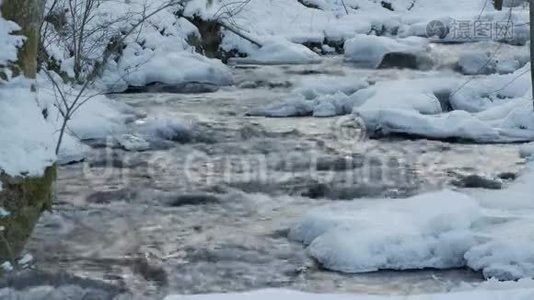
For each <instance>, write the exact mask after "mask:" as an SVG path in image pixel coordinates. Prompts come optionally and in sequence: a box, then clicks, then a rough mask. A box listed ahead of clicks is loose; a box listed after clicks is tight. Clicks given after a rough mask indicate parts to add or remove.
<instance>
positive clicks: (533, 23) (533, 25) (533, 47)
mask: <svg viewBox="0 0 534 300" xmlns="http://www.w3.org/2000/svg"><path fill="white" fill-rule="evenodd" d="M529 10H530V78H531V82H532V107H533V109H534V62H533V61H532V58H533V57H534V44H533V41H534V0H530V8H529Z"/></svg>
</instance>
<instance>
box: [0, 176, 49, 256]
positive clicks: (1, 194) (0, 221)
mask: <svg viewBox="0 0 534 300" xmlns="http://www.w3.org/2000/svg"><path fill="white" fill-rule="evenodd" d="M55 179H56V167H55V166H52V167H49V168H47V169H46V171H45V172H44V175H43V176H42V177H20V176H18V177H10V176H7V175H6V174H0V181H1V182H2V191H0V207H2V208H4V209H5V210H6V211H8V212H9V215H8V216H5V217H0V226H3V227H4V230H3V231H1V232H0V234H1V235H2V238H1V239H0V262H3V261H11V260H12V259H14V258H16V257H17V256H18V255H19V254H20V253H21V251H22V250H23V249H24V245H25V244H26V241H27V240H28V238H29V237H30V236H31V233H32V231H33V228H34V227H35V224H36V223H37V221H38V220H39V217H40V215H41V213H42V212H43V211H44V210H47V209H50V207H51V204H52V195H53V186H54V181H55Z"/></svg>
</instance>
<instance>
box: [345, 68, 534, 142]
mask: <svg viewBox="0 0 534 300" xmlns="http://www.w3.org/2000/svg"><path fill="white" fill-rule="evenodd" d="M529 67H530V66H529V65H526V66H525V67H523V68H521V69H519V70H517V71H516V72H514V73H511V74H507V75H497V74H495V75H490V76H487V77H485V78H481V79H473V80H467V81H465V80H460V79H458V78H430V79H417V80H396V81H384V82H379V83H377V84H376V85H374V86H371V87H369V88H367V89H362V90H360V91H358V92H356V93H355V94H354V95H352V96H351V98H353V100H354V101H353V103H355V105H356V106H355V107H354V109H353V112H354V114H356V115H357V116H359V117H360V118H361V119H362V120H363V121H364V123H365V125H366V129H367V130H368V131H369V134H370V135H371V136H372V135H379V136H380V135H388V134H408V135H414V136H419V137H427V138H432V139H450V138H453V139H465V140H471V141H475V142H482V143H491V142H525V141H532V140H534V112H533V111H532V101H530V100H529V99H530V96H529V95H530V90H531V87H530V77H529V74H528V70H529ZM440 94H441V95H444V96H445V98H446V99H444V98H443V97H441V98H440V97H438V96H439V95H440ZM448 110H452V111H448Z"/></svg>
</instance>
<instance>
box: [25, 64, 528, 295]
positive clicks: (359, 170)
mask: <svg viewBox="0 0 534 300" xmlns="http://www.w3.org/2000/svg"><path fill="white" fill-rule="evenodd" d="M233 72H234V76H235V80H236V85H235V86H234V87H228V88H223V89H221V90H219V91H217V92H214V93H206V94H147V93H144V94H143V93H142V94H121V95H114V96H113V97H114V98H115V99H116V100H117V101H121V102H124V103H127V104H129V105H131V106H132V107H134V109H135V110H136V112H138V113H139V114H144V115H146V117H147V118H165V119H173V120H185V121H188V120H191V121H194V122H195V123H196V124H197V127H196V130H197V131H198V132H199V133H200V134H201V136H202V138H200V139H194V140H192V141H190V142H188V143H172V145H171V146H170V147H161V148H160V149H152V150H149V151H143V152H135V151H130V152H129V151H124V150H121V149H117V148H111V149H109V148H103V147H95V148H93V149H92V152H91V155H90V157H89V159H88V160H87V161H86V162H84V163H81V164H74V165H69V166H62V167H60V169H59V175H58V176H59V178H58V182H57V193H58V198H57V201H56V203H55V206H54V210H53V212H52V213H45V214H44V215H43V217H42V218H41V221H40V223H39V224H38V226H37V228H36V230H35V232H34V234H33V237H32V239H31V241H30V243H29V245H28V247H27V251H28V252H29V253H31V254H32V255H33V256H34V264H33V268H35V269H38V270H44V271H47V272H56V271H67V272H69V273H71V274H74V275H77V276H81V277H84V278H89V279H94V280H103V281H105V282H108V283H110V284H113V285H117V286H120V287H123V288H125V289H127V290H129V291H130V292H132V293H134V294H137V295H143V296H147V297H150V298H152V297H158V296H162V295H165V294H166V293H171V292H172V293H186V294H187V293H207V292H227V291H235V290H250V289H259V288H268V287H286V288H295V289H301V290H306V291H314V292H362V293H370V294H387V293H395V294H407V293H421V292H434V291H446V290H449V289H450V288H453V287H455V286H457V285H459V284H460V283H461V282H478V281H481V280H482V277H481V275H480V274H477V273H474V272H471V271H468V270H463V269H458V270H446V271H440V270H422V271H411V272H393V271H383V272H376V273H368V274H359V275H347V274H340V273H335V272H330V271H327V270H324V269H322V268H321V266H319V265H317V264H316V263H315V262H314V261H313V260H312V259H311V258H310V257H308V256H307V254H306V250H305V248H304V247H303V246H302V245H301V244H299V243H296V242H292V241H290V240H289V239H288V238H287V233H288V229H289V228H290V227H291V224H292V223H293V222H295V220H296V219H297V218H298V217H299V216H302V215H303V214H305V213H306V212H307V211H308V210H310V209H313V208H316V207H319V206H321V205H324V204H327V203H331V202H332V201H347V200H350V201H362V202H368V201H373V200H372V199H373V198H380V197H388V198H391V201H395V200H394V199H395V198H399V197H407V196H410V195H414V194H416V193H421V192H425V191H432V190H436V189H441V188H444V187H449V188H453V187H452V185H451V183H452V182H453V181H455V180H458V178H459V176H461V175H462V174H463V175H470V174H478V175H483V176H486V177H489V178H496V177H497V176H499V175H502V174H504V173H510V172H511V173H515V172H517V171H518V170H519V169H520V168H521V163H522V161H521V160H520V159H519V157H518V155H517V146H516V145H473V144H449V143H445V142H439V141H428V140H406V139H400V138H390V139H384V140H369V139H366V138H365V137H364V136H363V135H361V133H360V134H358V131H349V132H344V131H341V132H340V131H339V124H340V122H343V120H344V119H343V117H335V118H311V117H301V118H283V119H275V118H258V117H247V116H246V112H247V111H249V110H250V109H252V108H255V107H258V106H260V105H265V104H269V103H274V102H277V101H280V100H282V99H284V96H285V95H287V94H288V93H289V92H290V91H291V89H292V87H291V85H292V84H295V83H298V82H299V80H301V79H303V78H309V77H313V76H337V75H343V76H355V77H361V78H368V80H370V81H375V82H376V81H379V80H386V79H400V78H419V77H427V76H438V75H443V74H449V73H452V71H449V70H443V71H426V72H423V71H415V70H366V69H357V68H354V67H353V66H350V65H347V64H345V63H343V60H342V58H341V57H338V56H332V57H326V58H325V59H324V61H323V63H321V64H317V65H287V66H234V67H233ZM252 82H253V84H252ZM240 86H241V87H240ZM138 122H139V121H138ZM134 125H135V123H132V124H131V126H134ZM348 161H350V163H347V162H348ZM360 198H366V199H365V200H359V199H360ZM351 199H354V200H351Z"/></svg>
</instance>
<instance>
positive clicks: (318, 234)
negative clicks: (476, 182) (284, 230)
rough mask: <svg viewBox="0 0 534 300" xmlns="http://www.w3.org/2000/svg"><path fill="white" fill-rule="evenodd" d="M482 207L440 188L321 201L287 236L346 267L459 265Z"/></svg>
mask: <svg viewBox="0 0 534 300" xmlns="http://www.w3.org/2000/svg"><path fill="white" fill-rule="evenodd" d="M480 217H481V209H480V207H479V205H478V204H477V203H476V201H474V200H473V199H471V198H469V197H468V196H465V195H462V194H459V193H456V192H452V191H443V192H438V193H430V194H423V195H419V196H416V197H413V198H409V199H405V200H398V201H394V202H391V203H390V202H385V203H377V204H375V205H374V206H372V207H366V208H363V209H361V204H360V203H357V202H356V203H351V204H348V205H347V204H343V205H339V206H329V207H322V208H320V209H318V210H317V211H314V212H311V213H310V214H308V215H307V216H305V217H304V218H303V219H302V220H300V221H299V223H298V224H297V225H296V226H295V227H294V228H293V229H292V230H291V233H290V237H291V238H293V239H295V240H298V241H301V242H303V243H304V244H307V245H309V246H308V251H309V253H310V255H312V256H313V257H314V258H315V259H317V260H318V261H319V262H320V263H321V264H322V265H323V266H324V267H326V268H328V269H330V270H335V271H341V272H347V273H361V272H372V271H377V270H381V269H395V270H407V269H422V268H438V269H444V268H453V267H461V266H462V265H463V264H464V262H463V253H465V252H466V251H467V250H468V249H469V248H470V246H471V245H473V244H474V243H475V240H474V235H473V233H472V232H471V231H470V230H469V229H470V228H471V227H472V226H473V224H475V223H476V222H477V221H478V220H479V219H480Z"/></svg>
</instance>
